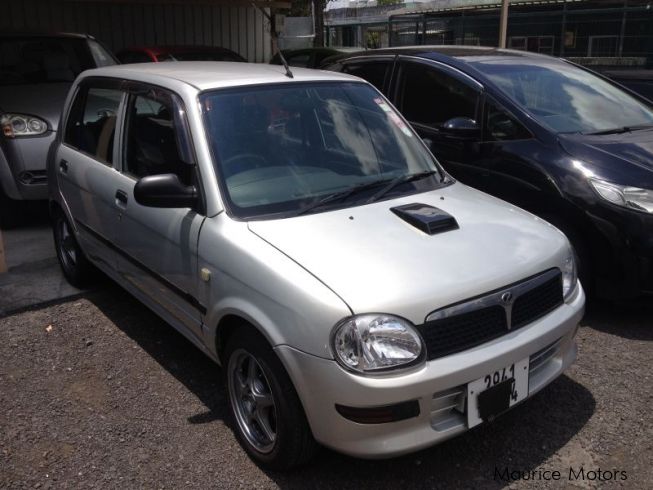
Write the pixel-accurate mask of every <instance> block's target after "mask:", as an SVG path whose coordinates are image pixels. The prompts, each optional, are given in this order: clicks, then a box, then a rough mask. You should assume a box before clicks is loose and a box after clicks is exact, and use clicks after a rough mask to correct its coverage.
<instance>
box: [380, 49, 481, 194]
mask: <svg viewBox="0 0 653 490" xmlns="http://www.w3.org/2000/svg"><path fill="white" fill-rule="evenodd" d="M391 93H392V95H393V102H394V104H395V106H396V107H397V108H398V109H399V110H400V111H401V113H402V114H403V115H404V117H405V118H406V119H408V121H409V122H410V123H411V125H412V126H413V128H414V129H415V131H417V133H418V134H419V135H420V136H421V137H422V138H424V139H425V140H430V146H431V151H432V152H433V154H434V155H435V156H436V158H437V159H438V161H440V163H442V164H443V165H444V167H445V168H446V169H447V171H448V172H450V173H451V174H452V175H453V176H454V177H455V178H457V179H459V180H461V181H462V182H463V183H465V184H468V185H471V186H477V185H478V181H479V180H481V179H482V175H479V174H483V173H484V170H483V169H482V168H479V167H478V166H477V165H476V160H477V158H478V150H479V146H478V144H479V142H480V131H479V132H478V135H477V136H472V137H471V138H470V137H465V138H463V137H454V136H451V135H448V134H445V132H443V131H442V130H441V127H442V125H443V124H444V123H445V122H447V121H449V120H451V119H453V118H467V119H471V120H473V121H478V120H479V116H480V99H481V98H480V86H476V85H475V84H473V83H471V82H469V83H468V82H467V81H462V77H461V76H457V75H456V74H455V72H453V70H450V69H448V68H446V67H444V66H442V67H440V66H439V65H438V66H435V65H434V64H432V63H429V62H422V61H412V60H406V59H403V60H401V62H400V65H399V71H398V77H397V80H396V82H395V83H394V87H393V88H391ZM479 127H480V125H479Z"/></svg>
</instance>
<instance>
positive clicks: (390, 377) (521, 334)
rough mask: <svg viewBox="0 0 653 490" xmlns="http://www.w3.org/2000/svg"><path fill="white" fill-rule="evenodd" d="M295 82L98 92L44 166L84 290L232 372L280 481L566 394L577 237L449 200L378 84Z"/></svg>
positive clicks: (207, 68) (255, 453) (225, 71)
mask: <svg viewBox="0 0 653 490" xmlns="http://www.w3.org/2000/svg"><path fill="white" fill-rule="evenodd" d="M293 75H294V76H293V77H289V76H286V75H285V70H284V69H283V68H282V67H279V66H274V65H251V64H248V65H246V64H242V63H215V62H180V63H174V64H170V63H157V64H141V65H124V66H116V67H111V68H101V69H97V70H92V71H88V72H85V73H83V74H82V75H81V76H80V77H79V78H78V79H77V81H76V82H75V84H74V86H73V87H72V89H71V92H70V94H69V96H68V100H67V102H66V108H65V111H64V114H63V120H62V123H61V126H62V127H63V128H64V130H63V131H60V132H59V133H58V136H57V138H58V139H57V143H56V145H55V148H54V149H53V151H52V153H51V156H52V158H51V160H50V162H49V165H48V172H49V173H48V178H49V181H50V184H51V212H52V216H53V226H54V236H55V240H56V246H57V253H58V257H59V260H60V263H61V267H62V269H63V272H64V273H65V275H66V277H67V278H68V279H69V280H70V282H71V283H73V284H75V285H82V284H84V283H85V282H86V281H88V280H89V279H90V278H91V276H92V273H93V270H94V267H97V268H99V269H101V270H102V271H104V272H105V273H106V274H108V275H109V276H110V277H112V278H113V279H114V280H116V281H117V282H118V283H119V284H121V285H122V286H123V287H124V288H126V289H127V290H128V291H129V292H131V293H132V294H133V295H134V296H136V297H137V298H138V299H140V300H141V301H142V302H143V303H145V304H146V305H147V306H148V307H150V308H151V309H152V310H154V311H155V312H156V313H158V314H159V315H160V316H161V317H163V318H164V319H166V320H167V321H168V322H169V323H170V324H172V325H173V326H174V327H175V328H176V329H178V330H179V331H180V332H181V333H182V334H183V335H185V336H186V337H187V338H188V339H189V340H190V341H191V342H193V343H194V344H195V345H196V346H197V347H198V348H199V349H200V350H201V351H202V352H204V353H205V354H206V355H208V356H209V357H210V358H212V359H213V360H215V361H216V362H218V363H220V364H221V365H222V367H223V369H222V372H223V373H224V378H225V386H226V389H227V392H228V395H229V400H230V407H231V411H232V413H233V419H234V421H235V423H234V424H233V427H234V431H235V433H236V435H237V436H238V438H239V439H240V441H241V443H242V445H243V447H244V448H245V450H246V451H247V452H248V453H249V455H250V456H251V457H252V458H253V459H254V460H255V461H256V462H257V463H258V464H260V465H263V466H266V467H270V468H277V469H283V468H290V467H293V466H295V465H298V464H300V463H303V462H305V461H307V460H308V459H309V458H310V457H311V456H312V455H313V453H314V452H315V450H316V448H317V447H318V443H319V444H322V445H325V446H328V447H330V448H333V449H335V450H337V451H341V452H343V453H346V454H349V455H353V456H359V457H365V458H380V457H389V456H394V455H399V454H403V453H407V452H410V451H415V450H417V449H420V448H424V447H427V446H430V445H433V444H436V443H439V442H441V441H444V440H445V439H448V438H450V437H453V436H455V435H457V434H461V433H462V432H464V431H466V430H468V429H470V428H472V427H475V426H477V425H479V424H481V423H482V422H484V421H491V420H493V419H494V418H495V417H496V416H498V415H500V414H502V413H503V412H505V411H506V410H508V409H509V408H510V407H512V406H514V405H516V404H518V403H520V402H522V401H524V400H525V399H527V398H528V397H530V396H532V395H533V394H534V393H536V392H537V391H539V390H541V389H542V388H543V387H544V386H546V385H547V384H548V383H550V382H551V381H552V380H554V379H555V378H556V377H557V376H559V375H560V374H561V373H562V372H563V371H564V370H565V369H566V368H567V367H568V366H569V365H570V364H571V363H572V362H573V361H574V359H575V357H576V344H575V341H574V337H575V334H576V331H577V326H578V323H579V321H580V319H581V316H582V314H583V309H584V302H585V297H584V293H583V290H582V287H581V285H580V284H579V283H578V280H577V277H576V271H575V266H574V259H573V254H572V251H571V250H570V246H569V243H568V241H567V239H566V238H565V236H564V235H563V234H562V233H561V232H560V231H558V230H557V229H556V228H554V227H552V226H551V225H549V224H548V223H546V222H544V221H542V220H540V219H538V218H536V217H534V216H533V215H531V214H529V213H526V212H524V211H522V210H520V209H518V208H515V207H513V206H510V205H508V204H506V203H505V202H503V201H500V200H498V199H496V198H493V197H491V196H489V195H487V194H483V193H481V192H478V191H476V190H474V189H471V188H469V187H467V186H465V185H463V184H460V183H457V182H456V181H454V180H453V179H452V178H451V177H450V176H449V175H447V174H446V172H444V171H443V170H442V168H441V167H440V165H439V164H438V162H437V161H436V160H435V158H434V157H433V156H432V155H431V153H430V152H429V151H428V149H427V148H426V146H425V145H424V144H423V143H422V141H421V140H420V139H419V137H418V136H417V135H416V133H415V132H414V131H413V130H412V129H411V127H410V126H409V125H408V124H407V123H406V121H405V120H404V119H403V118H402V117H401V116H400V115H399V114H398V113H397V112H396V110H395V109H394V108H393V107H392V106H391V105H390V104H389V103H388V102H387V100H386V99H385V98H384V97H383V96H382V95H381V94H380V93H379V92H378V91H377V90H376V89H375V88H374V87H372V86H371V85H370V84H368V83H366V82H364V81H362V80H360V79H358V78H355V77H351V76H349V75H344V74H337V73H332V72H320V71H313V70H305V69H293ZM116 362H120V361H119V360H118V359H117V360H116Z"/></svg>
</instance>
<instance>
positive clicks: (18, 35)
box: [0, 31, 94, 39]
mask: <svg viewBox="0 0 653 490" xmlns="http://www.w3.org/2000/svg"><path fill="white" fill-rule="evenodd" d="M25 37H54V38H61V37H66V38H77V39H94V38H93V36H91V35H90V34H80V33H76V32H34V31H24V32H22V31H13V32H6V31H5V32H0V38H25Z"/></svg>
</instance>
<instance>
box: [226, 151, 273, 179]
mask: <svg viewBox="0 0 653 490" xmlns="http://www.w3.org/2000/svg"><path fill="white" fill-rule="evenodd" d="M267 163H268V161H267V160H266V159H265V158H263V157H262V156H261V155H257V154H255V153H241V154H239V155H234V156H232V157H229V158H227V159H225V160H223V161H222V169H223V170H224V173H225V175H226V176H227V177H230V176H232V175H236V174H239V173H241V172H245V171H246V170H252V169H254V168H258V167H261V166H265V165H267Z"/></svg>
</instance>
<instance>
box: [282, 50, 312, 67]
mask: <svg viewBox="0 0 653 490" xmlns="http://www.w3.org/2000/svg"><path fill="white" fill-rule="evenodd" d="M286 61H287V62H288V64H289V65H290V66H297V67H300V68H306V67H307V66H308V64H309V63H310V61H311V55H310V53H305V54H298V55H295V56H288V57H286Z"/></svg>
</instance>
